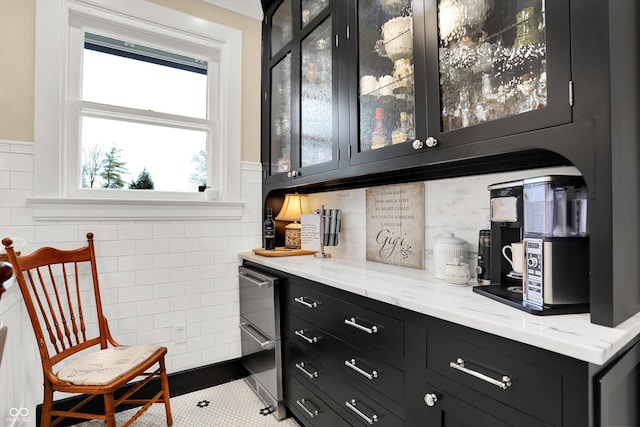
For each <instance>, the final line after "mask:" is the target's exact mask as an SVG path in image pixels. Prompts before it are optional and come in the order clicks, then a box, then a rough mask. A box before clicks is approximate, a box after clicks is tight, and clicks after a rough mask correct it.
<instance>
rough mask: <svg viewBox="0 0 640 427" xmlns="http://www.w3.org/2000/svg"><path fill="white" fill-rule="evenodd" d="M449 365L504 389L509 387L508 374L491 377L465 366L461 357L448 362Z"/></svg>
mask: <svg viewBox="0 0 640 427" xmlns="http://www.w3.org/2000/svg"><path fill="white" fill-rule="evenodd" d="M449 367H451V368H453V369H457V370H458V371H462V372H464V373H465V374H469V375H471V376H473V377H476V378H479V379H481V380H483V381H486V382H488V383H490V384H493V385H495V386H497V387H500V388H501V389H503V390H506V389H507V388H508V387H511V378H509V377H508V376H506V375H503V376H502V380H496V379H494V378H491V377H490V376H487V375H485V374H482V373H480V372H478V371H474V370H472V369H469V368H467V367H465V366H464V360H463V359H462V358H458V359H457V360H456V361H455V362H449Z"/></svg>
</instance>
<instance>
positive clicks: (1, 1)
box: [0, 0, 261, 162]
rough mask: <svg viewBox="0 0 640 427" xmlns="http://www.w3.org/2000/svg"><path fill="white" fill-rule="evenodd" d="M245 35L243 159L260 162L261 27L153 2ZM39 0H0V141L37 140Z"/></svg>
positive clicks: (191, 5) (212, 11)
mask: <svg viewBox="0 0 640 427" xmlns="http://www.w3.org/2000/svg"><path fill="white" fill-rule="evenodd" d="M148 1H150V2H151V3H156V4H158V5H161V6H165V7H169V8H171V9H174V10H178V11H180V12H184V13H188V14H190V15H193V16H197V17H199V18H203V19H206V20H209V21H213V22H218V23H220V24H223V25H226V26H228V27H232V28H236V29H239V30H241V31H242V50H243V52H242V53H243V66H242V69H243V74H242V81H243V84H242V93H241V94H239V96H241V97H242V141H238V142H239V143H241V144H242V160H243V161H247V162H259V161H260V119H259V118H260V72H259V70H260V55H261V53H260V52H261V23H260V21H257V20H255V19H252V18H248V17H246V16H243V15H240V14H237V13H234V12H230V11H227V10H225V9H221V8H219V7H216V6H212V5H210V4H208V3H205V2H202V1H200V0H148ZM34 40H35V0H0V140H13V141H25V142H33V90H34V89H33V88H34Z"/></svg>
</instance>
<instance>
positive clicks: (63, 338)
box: [2, 233, 108, 373]
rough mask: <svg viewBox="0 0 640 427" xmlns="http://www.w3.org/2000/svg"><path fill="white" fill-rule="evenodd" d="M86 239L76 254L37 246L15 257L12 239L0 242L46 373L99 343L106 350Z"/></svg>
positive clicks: (104, 328) (90, 242)
mask: <svg viewBox="0 0 640 427" xmlns="http://www.w3.org/2000/svg"><path fill="white" fill-rule="evenodd" d="M87 240H88V245H87V246H84V247H81V248H78V249H71V250H62V249H57V248H52V247H42V248H40V249H37V250H36V251H34V252H32V253H31V254H29V255H21V256H18V255H16V253H15V251H14V250H13V246H12V241H11V239H10V238H5V239H2V244H3V245H4V246H5V249H6V252H7V255H8V257H9V262H10V263H11V264H12V265H13V268H14V272H15V277H16V280H17V282H18V284H19V286H20V291H21V292H22V296H23V298H24V302H25V304H26V307H27V312H28V313H29V317H30V319H31V324H32V326H33V330H34V332H35V335H36V339H37V341H38V349H39V351H40V356H41V359H42V363H43V369H44V370H45V373H46V372H47V371H48V370H49V371H50V370H51V368H52V366H53V365H55V364H56V363H58V362H60V361H61V360H63V359H65V358H66V357H68V356H71V355H72V354H75V353H77V352H79V351H82V350H84V349H86V348H89V347H92V346H95V345H98V344H99V345H100V347H101V348H106V346H107V334H108V329H107V325H106V321H105V319H104V317H103V315H102V304H101V299H100V290H99V285H98V273H97V268H96V258H95V251H94V247H93V233H88V234H87ZM88 326H90V327H88ZM96 326H97V328H96ZM96 334H97V335H96ZM88 335H93V336H88ZM47 368H48V369H47Z"/></svg>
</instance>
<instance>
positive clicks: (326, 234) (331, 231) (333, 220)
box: [315, 205, 342, 258]
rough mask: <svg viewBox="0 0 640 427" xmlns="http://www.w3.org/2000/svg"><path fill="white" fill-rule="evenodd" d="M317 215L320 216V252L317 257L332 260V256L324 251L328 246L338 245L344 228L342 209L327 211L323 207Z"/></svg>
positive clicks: (316, 254)
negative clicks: (339, 234)
mask: <svg viewBox="0 0 640 427" xmlns="http://www.w3.org/2000/svg"><path fill="white" fill-rule="evenodd" d="M316 213H317V214H319V215H320V251H318V252H316V253H315V257H316V258H331V254H329V253H326V252H325V251H324V249H325V247H326V246H337V245H338V233H339V232H340V229H341V228H342V219H341V214H340V209H325V208H324V205H322V206H321V207H320V209H319V210H316ZM332 236H333V238H331V237H332ZM325 240H326V241H327V243H325Z"/></svg>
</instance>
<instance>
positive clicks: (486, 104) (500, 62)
mask: <svg viewBox="0 0 640 427" xmlns="http://www.w3.org/2000/svg"><path fill="white" fill-rule="evenodd" d="M432 14H433V15H436V16H437V25H435V26H434V25H433V22H432V23H427V24H426V27H427V28H430V27H435V29H434V30H433V31H434V32H436V33H437V35H436V41H435V43H437V50H436V51H435V52H437V55H436V56H437V62H436V61H435V59H436V58H429V57H427V61H431V62H432V63H434V68H435V67H437V71H436V72H435V73H434V74H435V76H437V77H436V78H437V82H436V80H435V79H433V78H432V82H433V84H432V85H429V86H428V89H427V91H428V95H429V101H428V102H429V105H430V106H431V107H432V110H431V111H430V114H434V116H431V117H430V120H429V124H430V126H429V132H430V134H431V135H433V133H437V132H438V131H439V132H440V133H441V134H445V133H448V132H454V133H455V132H457V133H458V134H459V137H460V138H461V139H462V140H465V139H466V140H468V138H467V136H468V135H473V137H474V139H475V140H476V141H477V140H479V139H482V138H485V137H486V138H491V137H496V136H503V135H509V134H512V133H518V132H523V131H527V130H534V129H539V128H542V127H547V126H551V125H555V124H560V123H566V122H569V121H570V120H571V108H570V107H571V102H572V100H571V99H570V98H569V96H568V94H569V91H570V84H571V82H570V64H569V58H570V52H569V20H568V4H567V1H566V0H554V1H551V2H550V1H547V0H440V1H438V2H437V7H435V8H434V9H433V10H432ZM435 106H439V108H437V109H435V108H433V107H435ZM472 129H473V130H472ZM471 132H473V133H471ZM441 136H442V135H441ZM442 137H443V138H445V139H446V137H445V136H442ZM450 138H453V141H454V142H456V140H455V137H453V136H451V137H450Z"/></svg>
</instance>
